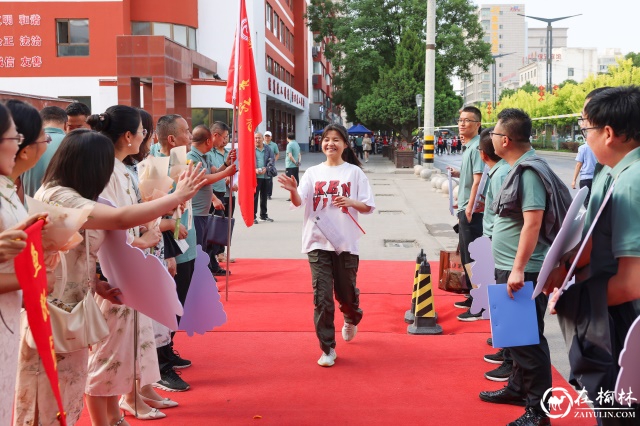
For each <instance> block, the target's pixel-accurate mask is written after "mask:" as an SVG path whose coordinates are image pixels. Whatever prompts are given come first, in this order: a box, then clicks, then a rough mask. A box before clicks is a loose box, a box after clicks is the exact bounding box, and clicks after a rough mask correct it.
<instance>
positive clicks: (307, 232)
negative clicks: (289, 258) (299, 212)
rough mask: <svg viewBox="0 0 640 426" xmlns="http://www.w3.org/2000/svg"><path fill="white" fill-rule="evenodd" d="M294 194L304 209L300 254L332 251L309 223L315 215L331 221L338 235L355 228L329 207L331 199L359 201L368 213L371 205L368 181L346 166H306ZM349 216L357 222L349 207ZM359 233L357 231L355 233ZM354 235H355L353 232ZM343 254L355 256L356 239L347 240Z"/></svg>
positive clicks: (320, 232) (351, 167)
mask: <svg viewBox="0 0 640 426" xmlns="http://www.w3.org/2000/svg"><path fill="white" fill-rule="evenodd" d="M298 194H299V195H300V198H301V199H302V205H301V206H303V207H304V221H303V225H302V253H309V252H310V251H312V250H318V249H319V250H327V251H335V249H334V247H333V246H332V245H331V243H329V241H328V240H327V239H326V237H325V236H324V234H323V233H322V231H320V229H319V228H318V226H317V225H316V224H315V223H314V222H313V221H312V220H311V219H312V218H313V217H314V216H316V215H322V216H323V217H325V218H327V219H328V220H330V221H331V223H332V224H333V226H334V227H335V228H336V229H337V230H338V231H340V232H343V233H344V234H347V235H350V234H353V233H354V229H357V225H356V224H355V223H354V222H353V220H352V219H351V218H350V217H349V215H348V214H346V213H345V212H343V211H342V210H341V208H340V207H336V206H335V205H333V203H332V202H331V201H332V198H333V197H338V196H345V197H349V198H351V199H354V200H357V201H361V202H363V203H364V204H366V205H367V206H369V207H371V210H370V211H369V212H368V214H369V213H373V210H374V209H375V207H376V206H375V203H374V200H373V193H372V191H371V186H370V185H369V180H368V179H367V176H366V175H365V174H364V172H363V171H362V170H361V169H360V168H359V167H357V166H354V165H353V164H350V163H346V162H345V163H343V164H341V165H340V166H327V165H325V164H324V163H322V164H318V165H317V166H313V167H309V168H308V169H307V170H306V171H305V173H304V175H303V176H302V179H300V186H299V187H298ZM349 213H351V216H353V218H354V219H355V220H356V221H357V220H358V211H357V210H355V209H353V208H349ZM358 232H359V231H358ZM355 234H356V235H357V232H356V233H355ZM343 251H348V252H350V253H351V254H358V238H353V239H351V240H350V242H349V245H348V246H346V247H343Z"/></svg>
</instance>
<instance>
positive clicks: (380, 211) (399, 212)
mask: <svg viewBox="0 0 640 426" xmlns="http://www.w3.org/2000/svg"><path fill="white" fill-rule="evenodd" d="M378 214H394V215H395V214H404V212H403V211H402V210H378Z"/></svg>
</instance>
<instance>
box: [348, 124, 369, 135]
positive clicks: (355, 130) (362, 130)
mask: <svg viewBox="0 0 640 426" xmlns="http://www.w3.org/2000/svg"><path fill="white" fill-rule="evenodd" d="M347 132H349V134H350V135H364V134H366V133H369V134H372V133H373V132H372V131H371V130H369V129H367V128H366V127H364V126H363V125H362V124H356V125H355V126H352V127H351V128H350V129H349V130H347Z"/></svg>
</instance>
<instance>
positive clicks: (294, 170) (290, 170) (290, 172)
mask: <svg viewBox="0 0 640 426" xmlns="http://www.w3.org/2000/svg"><path fill="white" fill-rule="evenodd" d="M299 170H300V168H299V167H287V168H286V170H285V172H284V173H285V174H286V175H287V176H288V177H291V176H293V177H294V178H296V185H297V186H299V185H300V177H299V176H298V172H299Z"/></svg>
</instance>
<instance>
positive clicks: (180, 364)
mask: <svg viewBox="0 0 640 426" xmlns="http://www.w3.org/2000/svg"><path fill="white" fill-rule="evenodd" d="M167 355H168V358H169V362H170V363H171V366H172V367H173V368H176V369H181V368H187V367H191V361H189V360H188V359H184V358H181V357H180V354H179V353H178V351H176V350H174V349H173V348H171V347H169V350H168V351H167Z"/></svg>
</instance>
